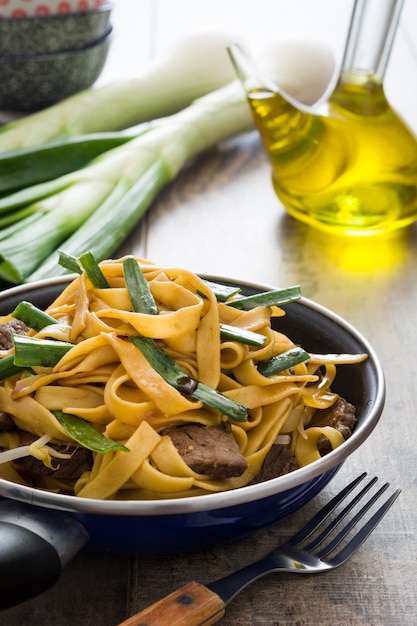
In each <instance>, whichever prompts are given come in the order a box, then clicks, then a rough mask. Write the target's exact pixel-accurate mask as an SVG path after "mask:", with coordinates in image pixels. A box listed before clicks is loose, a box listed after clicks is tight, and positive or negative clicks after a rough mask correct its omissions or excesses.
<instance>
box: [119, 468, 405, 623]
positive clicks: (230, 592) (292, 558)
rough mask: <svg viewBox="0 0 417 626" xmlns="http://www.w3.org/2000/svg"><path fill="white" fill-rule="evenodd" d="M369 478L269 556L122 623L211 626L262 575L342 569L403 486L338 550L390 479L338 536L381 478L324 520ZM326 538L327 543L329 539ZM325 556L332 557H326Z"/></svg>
mask: <svg viewBox="0 0 417 626" xmlns="http://www.w3.org/2000/svg"><path fill="white" fill-rule="evenodd" d="M366 476H367V474H366V472H365V473H363V474H361V475H360V476H358V477H357V478H356V479H355V480H354V481H352V482H351V483H350V484H349V485H347V487H345V488H344V489H343V490H342V491H341V492H340V493H338V494H337V495H336V496H335V497H334V498H333V499H332V500H330V501H329V502H328V503H327V504H326V505H325V506H324V507H323V508H322V509H320V510H319V511H318V512H317V513H316V514H315V515H314V517H313V518H312V519H311V520H310V521H309V522H307V524H306V525H305V526H304V527H303V528H302V529H301V530H300V531H299V532H298V533H297V534H296V535H294V536H293V537H292V538H291V539H289V540H288V541H286V542H285V543H283V544H281V545H280V546H278V547H277V548H276V549H275V550H273V551H272V552H270V553H269V554H268V555H267V556H265V557H264V558H262V559H260V560H258V561H255V562H254V563H251V564H250V565H247V566H246V567H244V568H242V569H240V570H238V571H236V572H234V573H232V574H230V575H229V576H225V577H224V578H220V579H219V580H216V581H215V582H212V583H208V584H206V585H202V584H200V583H197V582H191V583H188V584H186V585H184V586H183V587H181V588H180V589H178V590H177V591H174V592H173V593H171V594H170V595H168V596H166V597H165V598H163V599H162V600H160V601H159V602H156V603H155V604H153V605H152V606H150V607H148V608H146V609H144V610H143V611H141V612H140V613H137V614H136V615H134V616H132V617H130V618H128V619H127V620H125V621H124V622H122V623H121V624H119V626H210V624H214V623H216V622H218V621H219V619H220V618H221V617H222V616H223V615H224V613H225V608H226V605H227V604H228V603H229V602H230V601H231V600H232V599H233V598H234V597H235V595H236V594H238V593H239V592H240V591H241V590H242V589H244V587H246V586H247V585H248V584H250V583H251V582H253V581H255V580H257V579H258V578H260V577H261V576H265V575H266V574H270V573H272V572H291V573H294V574H315V573H319V572H326V571H328V570H332V569H334V568H335V567H339V565H342V564H343V563H345V561H347V560H348V559H349V557H351V556H352V554H354V553H355V552H356V550H357V549H358V548H359V547H360V546H361V545H362V543H363V542H364V541H365V540H366V538H367V537H368V536H369V535H370V533H371V532H372V531H373V530H374V528H375V527H376V526H377V525H378V524H379V522H380V521H381V520H382V518H383V517H384V515H385V513H386V512H387V511H388V509H389V508H390V507H391V506H392V504H393V503H394V501H395V500H396V498H397V497H398V495H399V494H400V491H401V490H400V489H398V490H397V491H395V492H394V493H393V494H392V495H391V496H390V497H389V498H388V499H387V500H386V501H385V502H384V503H383V504H382V505H381V506H380V508H379V509H377V510H376V512H375V513H374V514H373V515H372V517H370V518H369V519H368V521H366V523H364V524H363V525H362V526H361V527H360V529H359V530H358V531H357V532H356V534H354V535H353V537H352V538H351V539H350V540H349V541H348V543H346V544H343V547H341V548H340V549H339V550H338V551H336V548H338V547H339V546H340V544H341V543H342V542H343V540H344V539H345V538H346V537H347V535H348V534H349V533H350V532H351V531H352V529H353V528H355V527H356V526H357V524H358V523H359V522H360V520H361V519H362V518H363V516H364V515H365V513H366V512H367V511H368V510H369V509H370V508H371V507H372V506H373V505H374V504H375V502H376V501H377V500H378V499H379V498H380V497H381V496H382V494H383V493H384V492H385V491H386V489H387V488H388V487H389V483H385V484H384V485H382V486H381V487H380V488H379V489H378V491H376V492H375V493H374V494H373V495H372V496H370V497H369V498H368V499H367V500H366V501H365V503H364V504H363V506H362V508H360V509H359V510H358V511H357V512H356V513H355V514H354V515H353V516H352V517H351V518H350V519H349V520H347V521H346V523H345V525H344V526H343V527H342V528H341V529H340V530H339V531H338V532H337V534H334V531H335V530H336V528H337V527H339V526H340V524H341V522H342V520H343V519H344V518H345V517H346V516H347V515H348V513H350V512H351V511H352V512H353V509H354V508H355V507H356V505H357V504H358V503H359V501H360V500H362V499H363V498H364V496H365V495H366V494H367V493H368V491H369V490H370V489H371V487H372V486H373V485H374V484H375V483H376V482H377V480H378V479H377V478H372V479H371V480H369V482H368V483H367V484H366V485H365V486H364V487H362V489H361V490H360V491H359V492H358V493H357V494H356V495H355V496H354V497H353V498H352V499H351V500H350V502H348V503H347V504H346V505H345V507H344V508H343V509H342V510H341V511H340V512H339V513H337V515H336V516H335V517H334V518H333V519H331V520H329V522H328V523H327V525H325V527H324V528H323V524H324V522H325V521H326V520H327V518H328V517H329V516H330V515H331V513H333V512H334V511H335V510H336V509H337V507H338V506H339V505H340V504H341V503H342V502H343V501H344V500H346V498H347V497H348V495H349V494H350V493H351V492H353V490H354V489H355V488H356V487H357V486H358V485H359V483H360V482H361V481H362V480H363V479H364V478H365V477H366ZM322 528H323V529H322ZM316 533H317V534H316ZM313 536H314V538H313ZM309 538H311V539H310V541H309V542H308V543H307V544H305V542H306V541H307V539H309ZM326 540H328V541H327V542H326ZM326 557H328V558H327V559H326Z"/></svg>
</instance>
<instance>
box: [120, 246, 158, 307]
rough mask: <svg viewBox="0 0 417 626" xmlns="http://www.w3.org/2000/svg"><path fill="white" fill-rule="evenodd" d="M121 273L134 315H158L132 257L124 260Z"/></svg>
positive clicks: (140, 271)
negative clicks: (122, 273)
mask: <svg viewBox="0 0 417 626" xmlns="http://www.w3.org/2000/svg"><path fill="white" fill-rule="evenodd" d="M123 272H124V277H125V282H126V287H127V291H128V293H129V297H130V301H131V303H132V307H133V310H134V311H136V313H147V314H148V315H158V314H159V311H158V307H157V306H156V303H155V300H154V297H153V295H152V293H151V290H150V288H149V283H148V281H147V280H146V278H145V276H144V275H143V272H142V270H141V268H140V265H139V263H138V262H137V260H136V259H134V258H133V257H128V258H127V259H125V260H124V261H123Z"/></svg>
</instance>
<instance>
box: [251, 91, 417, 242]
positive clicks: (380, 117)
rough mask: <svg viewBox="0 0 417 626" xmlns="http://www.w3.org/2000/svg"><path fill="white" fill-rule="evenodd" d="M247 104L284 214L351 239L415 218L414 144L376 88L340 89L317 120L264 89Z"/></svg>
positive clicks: (416, 163)
mask: <svg viewBox="0 0 417 626" xmlns="http://www.w3.org/2000/svg"><path fill="white" fill-rule="evenodd" d="M248 101H249V104H250V106H251V109H252V113H253V117H254V120H255V124H256V126H257V128H258V130H259V132H260V134H261V137H262V141H263V144H264V146H265V149H266V151H267V153H268V156H269V158H270V161H271V163H272V169H273V174H272V178H273V184H274V188H275V191H276V194H277V196H278V197H279V199H280V200H281V202H282V203H283V205H284V206H285V208H286V209H287V211H288V213H290V214H291V215H293V216H294V217H296V218H297V219H299V220H301V221H303V222H306V223H308V224H310V225H312V226H314V227H316V228H320V229H321V230H325V231H327V232H333V233H337V234H352V235H372V234H377V233H381V232H387V231H391V230H394V229H397V228H400V227H403V226H406V225H407V224H410V223H411V222H413V221H415V220H416V219H417V140H416V138H415V136H414V135H413V133H412V132H411V131H410V129H409V128H408V127H407V126H406V125H405V124H404V122H403V121H402V120H401V118H400V117H399V116H398V115H397V114H396V113H395V111H394V110H393V109H392V107H391V106H390V104H389V103H388V101H387V99H386V97H385V94H384V91H383V87H382V85H378V84H373V83H369V84H355V83H352V84H346V83H343V84H340V85H338V87H336V89H335V90H334V92H333V94H332V96H331V97H330V98H329V100H328V102H327V103H326V109H325V111H324V112H323V113H319V114H316V113H311V112H310V111H309V110H307V109H300V108H298V107H296V106H294V105H293V104H291V103H290V102H288V101H287V100H286V99H284V97H283V96H281V95H280V94H278V93H276V92H272V91H269V90H267V89H258V90H253V91H251V92H249V94H248Z"/></svg>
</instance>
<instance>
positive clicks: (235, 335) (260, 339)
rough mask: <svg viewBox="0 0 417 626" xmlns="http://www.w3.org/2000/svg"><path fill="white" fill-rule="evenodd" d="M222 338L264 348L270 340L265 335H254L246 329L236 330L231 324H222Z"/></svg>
mask: <svg viewBox="0 0 417 626" xmlns="http://www.w3.org/2000/svg"><path fill="white" fill-rule="evenodd" d="M220 336H221V338H222V339H228V340H229V341H237V342H239V343H243V344H246V345H249V346H258V347H260V346H263V345H264V343H265V342H266V341H267V340H268V337H265V335H260V334H259V333H254V332H252V331H251V330H246V329H245V328H236V326H230V325H229V324H220Z"/></svg>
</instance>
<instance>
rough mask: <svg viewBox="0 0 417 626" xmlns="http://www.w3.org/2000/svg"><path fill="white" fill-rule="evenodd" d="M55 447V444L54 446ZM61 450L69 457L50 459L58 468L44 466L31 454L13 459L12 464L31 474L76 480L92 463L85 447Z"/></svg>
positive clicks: (88, 451) (90, 455) (91, 457)
mask: <svg viewBox="0 0 417 626" xmlns="http://www.w3.org/2000/svg"><path fill="white" fill-rule="evenodd" d="M54 447H56V448H57V446H54ZM61 451H62V452H69V454H71V458H70V459H52V465H53V466H54V467H58V466H59V467H58V469H55V470H53V469H50V468H49V467H46V466H45V465H44V464H43V463H42V461H39V460H38V459H35V458H34V457H33V456H25V457H22V458H21V459H16V460H15V461H13V463H14V465H15V466H16V467H17V468H18V469H20V470H23V471H24V472H25V474H29V475H31V476H53V477H54V478H57V479H59V480H64V481H71V482H73V481H76V480H78V478H79V477H80V476H81V474H83V472H85V471H88V470H89V469H91V467H92V464H93V455H92V453H91V452H90V450H87V449H86V448H76V449H75V450H72V451H68V450H67V449H66V448H65V449H64V448H62V449H61Z"/></svg>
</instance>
